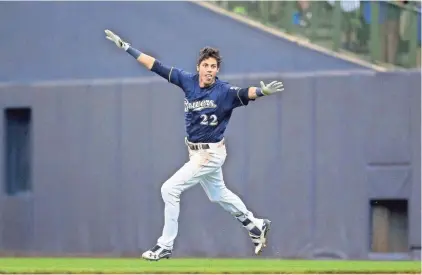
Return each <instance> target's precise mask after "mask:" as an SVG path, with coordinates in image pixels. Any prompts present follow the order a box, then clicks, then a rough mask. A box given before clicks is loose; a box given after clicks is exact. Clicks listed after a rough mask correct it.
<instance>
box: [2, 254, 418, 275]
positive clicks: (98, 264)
mask: <svg viewBox="0 0 422 275" xmlns="http://www.w3.org/2000/svg"><path fill="white" fill-rule="evenodd" d="M420 264H421V263H420V262H417V261H415V262H405V261H396V262H387V261H378V262H375V261H304V260H272V259H271V260H270V259H203V258H198V259H169V260H161V261H159V262H148V261H144V260H141V259H133V258H122V259H116V258H0V273H32V274H34V273H67V274H69V273H109V274H111V273H138V274H139V273H157V274H158V273H161V274H163V273H192V274H193V273H196V274H198V273H208V274H210V273H214V274H215V273H232V274H235V273H238V274H240V273H267V274H270V273H273V274H274V273H416V274H420V273H421V265H420Z"/></svg>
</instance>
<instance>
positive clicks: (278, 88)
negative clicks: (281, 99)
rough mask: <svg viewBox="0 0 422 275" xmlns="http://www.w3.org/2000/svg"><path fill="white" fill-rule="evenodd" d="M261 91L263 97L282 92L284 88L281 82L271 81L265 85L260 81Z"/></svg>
mask: <svg viewBox="0 0 422 275" xmlns="http://www.w3.org/2000/svg"><path fill="white" fill-rule="evenodd" d="M261 91H262V93H263V94H264V95H271V94H274V93H277V92H282V91H284V86H283V83H282V82H281V81H273V82H271V83H270V84H268V85H265V84H264V82H262V81H261Z"/></svg>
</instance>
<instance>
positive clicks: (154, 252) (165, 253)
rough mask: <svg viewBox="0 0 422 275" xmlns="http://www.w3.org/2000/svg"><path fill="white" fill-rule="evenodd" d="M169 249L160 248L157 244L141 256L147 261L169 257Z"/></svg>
mask: <svg viewBox="0 0 422 275" xmlns="http://www.w3.org/2000/svg"><path fill="white" fill-rule="evenodd" d="M170 256H171V250H169V249H165V248H162V247H161V246H159V245H158V244H157V245H155V246H154V247H153V248H151V249H150V250H148V251H145V252H144V253H143V254H142V258H144V259H145V260H148V261H159V260H160V259H163V258H166V259H168V258H170Z"/></svg>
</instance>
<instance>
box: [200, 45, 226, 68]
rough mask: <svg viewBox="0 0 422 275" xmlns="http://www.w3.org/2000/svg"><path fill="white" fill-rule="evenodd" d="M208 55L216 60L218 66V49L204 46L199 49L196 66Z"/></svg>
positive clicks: (219, 62) (220, 59) (219, 56)
mask: <svg viewBox="0 0 422 275" xmlns="http://www.w3.org/2000/svg"><path fill="white" fill-rule="evenodd" d="M210 57H212V58H214V59H215V60H216V61H217V67H218V68H220V64H221V61H222V58H221V55H220V51H219V50H218V49H216V48H212V47H204V48H202V49H201V50H200V51H199V58H198V66H199V64H201V62H202V61H204V60H205V59H208V58H210Z"/></svg>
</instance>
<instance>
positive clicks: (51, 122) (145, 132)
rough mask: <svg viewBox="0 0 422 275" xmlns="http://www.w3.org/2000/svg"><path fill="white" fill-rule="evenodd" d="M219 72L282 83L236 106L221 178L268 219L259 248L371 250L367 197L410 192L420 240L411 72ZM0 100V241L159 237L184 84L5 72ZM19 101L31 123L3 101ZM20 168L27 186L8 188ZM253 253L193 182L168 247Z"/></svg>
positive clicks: (79, 244)
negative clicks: (19, 77)
mask: <svg viewBox="0 0 422 275" xmlns="http://www.w3.org/2000/svg"><path fill="white" fill-rule="evenodd" d="M225 79H227V80H229V81H230V82H231V83H233V84H237V85H239V86H247V85H256V84H257V83H259V81H260V80H264V81H270V80H273V79H282V80H283V81H284V82H285V86H286V91H285V92H284V93H282V94H279V95H275V96H272V97H267V98H263V99H260V100H259V101H256V102H253V103H251V104H250V105H249V106H247V107H241V108H238V109H236V110H235V111H234V113H233V116H232V120H231V122H230V124H229V128H228V131H227V135H226V138H227V148H228V158H227V161H226V164H225V166H224V169H223V170H224V173H225V180H226V183H227V185H228V186H229V188H230V189H232V190H233V191H234V192H236V193H238V194H239V195H240V197H241V198H242V199H243V200H244V201H245V203H246V204H247V206H248V207H249V208H250V209H251V210H252V211H253V212H254V213H255V214H256V215H258V216H265V217H268V218H270V219H271V220H272V221H273V229H272V232H271V236H270V239H271V240H270V245H269V247H268V249H267V250H266V251H265V252H264V255H265V256H271V257H315V258H316V257H322V256H324V255H325V256H328V257H341V258H367V257H369V255H370V245H371V222H370V221H371V210H370V209H371V208H370V201H371V199H403V200H405V201H407V202H408V225H407V229H406V230H408V237H407V238H408V239H407V240H406V241H405V242H406V245H407V246H408V247H409V248H410V247H412V246H414V247H418V246H419V247H420V244H421V239H420V234H419V233H420V230H421V228H420V224H421V219H420V218H421V217H420V203H421V200H420V193H421V184H420V183H421V177H420V167H421V162H420V152H421V150H420V140H421V136H420V132H421V129H420V125H421V124H420V123H421V121H420V102H421V93H420V88H421V87H420V72H419V71H418V72H395V73H373V72H363V71H359V72H355V73H350V72H345V73H341V72H338V73H336V74H323V73H321V74H319V75H318V74H316V75H315V74H306V73H303V74H291V75H289V74H284V75H272V76H266V77H263V76H253V75H251V76H250V77H249V78H242V77H236V76H232V77H227V78H225ZM0 99H1V100H0V107H1V108H2V110H4V111H3V113H2V116H3V119H1V120H0V123H1V125H0V137H1V142H2V144H3V145H2V146H0V156H2V157H1V159H0V164H1V165H0V184H1V186H2V190H1V192H0V251H3V252H16V251H20V252H40V253H47V254H55V255H60V254H63V253H112V254H117V255H120V254H124V253H138V252H140V251H142V250H144V249H146V248H149V247H150V246H152V245H153V244H154V242H155V241H156V238H157V237H158V236H159V234H160V233H161V228H162V225H163V203H162V200H161V194H160V187H161V184H162V183H163V182H164V181H165V180H166V179H167V178H168V177H170V176H171V175H172V174H173V173H174V172H175V171H176V170H177V169H178V168H179V167H181V165H183V163H184V162H185V161H186V160H187V157H188V155H187V151H186V147H185V145H184V122H183V112H184V110H183V109H184V108H183V93H182V91H181V90H180V89H179V88H177V87H176V86H172V85H170V84H168V83H167V82H166V81H165V80H163V79H161V78H158V77H153V78H146V79H116V80H87V81H80V82H75V81H69V82H43V83H41V82H36V83H32V84H27V85H25V84H16V85H12V84H10V85H9V84H4V85H2V86H0ZM21 107H24V108H26V107H28V108H30V110H31V119H30V124H28V125H29V127H27V128H25V127H26V126H25V125H26V124H25V123H19V120H13V111H12V113H10V111H6V109H5V108H21ZM7 112H9V113H7ZM22 120H23V121H25V119H24V118H23V119H22ZM22 133H24V134H22ZM25 137H29V139H25ZM21 139H23V141H22V140H21ZM25 140H26V143H25ZM19 142H21V143H19ZM6 144H8V145H9V147H8V146H5V145H6ZM17 144H18V145H17ZM19 144H20V145H19ZM22 144H24V145H26V147H25V146H22ZM10 146H12V147H10ZM13 146H17V147H18V148H20V149H19V150H18V151H19V152H18V153H17V152H16V151H13V150H10V148H14V147H13ZM7 148H9V149H7ZM25 148H26V149H25ZM25 150H26V151H25ZM13 154H22V155H25V154H26V156H28V157H29V158H30V161H29V162H25V164H24V165H21V166H19V161H16V159H13V156H14V155H13ZM9 162H10V163H12V164H13V165H15V166H13V165H12V164H10V163H9ZM8 163H9V165H8ZM19 167H21V168H22V167H24V168H22V169H23V170H19V169H21V168H19ZM7 169H9V170H10V169H12V170H11V171H15V172H16V171H21V172H22V171H23V173H20V174H19V175H18V176H16V173H15V174H14V173H13V172H12V173H9V172H7V171H8V170H7ZM13 169H15V170H13ZM25 169H26V170H25ZM6 179H7V180H6ZM25 180H27V182H28V183H29V184H30V187H29V189H28V190H27V191H26V192H17V193H13V188H12V189H10V188H9V189H10V190H9V191H10V192H9V194H8V193H7V192H6V191H7V190H8V189H7V188H6V187H7V186H9V187H10V184H11V182H15V183H16V184H17V185H16V186H15V187H19V186H20V185H19V184H20V183H22V181H25ZM12 187H13V186H12ZM336 192H337V194H336ZM188 223H190V225H188ZM229 233H230V234H232V236H229ZM252 255H253V249H252V247H251V242H250V240H249V238H248V236H247V234H246V232H245V231H244V229H243V228H241V227H240V226H239V224H238V222H236V221H235V220H234V219H233V218H232V217H231V216H230V215H229V214H228V213H226V212H224V210H223V209H222V208H221V207H220V206H219V205H218V204H213V203H211V202H209V200H208V199H207V197H206V195H205V193H204V192H203V190H202V188H201V187H200V185H198V186H196V187H194V188H193V189H190V190H188V191H187V192H186V193H185V194H184V195H183V196H182V205H181V216H180V233H179V236H178V239H177V241H176V251H175V256H210V257H213V256H233V257H246V256H252Z"/></svg>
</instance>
